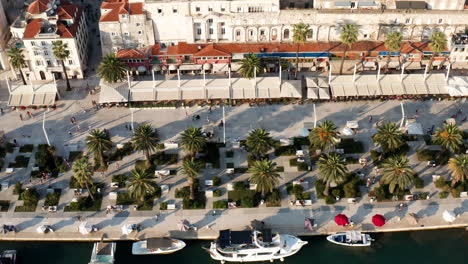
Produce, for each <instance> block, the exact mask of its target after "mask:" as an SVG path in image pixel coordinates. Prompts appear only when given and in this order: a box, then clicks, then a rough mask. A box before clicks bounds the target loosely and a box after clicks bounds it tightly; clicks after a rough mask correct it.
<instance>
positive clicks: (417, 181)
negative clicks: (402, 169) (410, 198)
mask: <svg viewBox="0 0 468 264" xmlns="http://www.w3.org/2000/svg"><path fill="white" fill-rule="evenodd" d="M413 182H414V187H416V188H417V189H421V188H424V181H423V180H422V179H421V177H419V176H418V174H414V181H413Z"/></svg>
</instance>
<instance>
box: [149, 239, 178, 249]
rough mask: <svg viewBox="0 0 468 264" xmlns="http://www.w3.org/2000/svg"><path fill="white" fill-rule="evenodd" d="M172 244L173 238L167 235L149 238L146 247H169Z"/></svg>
mask: <svg viewBox="0 0 468 264" xmlns="http://www.w3.org/2000/svg"><path fill="white" fill-rule="evenodd" d="M171 246H172V240H171V239H170V238H167V237H157V238H149V239H147V240H146V248H168V247H171Z"/></svg>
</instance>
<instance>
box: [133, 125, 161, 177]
mask: <svg viewBox="0 0 468 264" xmlns="http://www.w3.org/2000/svg"><path fill="white" fill-rule="evenodd" d="M158 142H159V137H158V132H157V131H156V129H153V128H152V127H151V125H149V124H145V125H141V126H139V127H138V128H137V129H135V133H133V138H132V144H133V147H134V148H135V149H136V150H138V151H141V152H143V153H144V154H145V157H146V165H147V167H148V168H149V167H150V166H151V157H150V155H151V153H152V152H154V151H155V150H156V148H157V146H158Z"/></svg>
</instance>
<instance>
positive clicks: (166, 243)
mask: <svg viewBox="0 0 468 264" xmlns="http://www.w3.org/2000/svg"><path fill="white" fill-rule="evenodd" d="M184 247H185V242H184V241H182V240H178V239H173V238H166V237H160V238H148V239H146V240H142V241H138V242H135V243H133V245H132V254H133V255H159V254H171V253H174V252H176V251H179V250H181V249H183V248H184Z"/></svg>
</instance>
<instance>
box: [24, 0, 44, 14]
mask: <svg viewBox="0 0 468 264" xmlns="http://www.w3.org/2000/svg"><path fill="white" fill-rule="evenodd" d="M48 4H49V0H36V1H34V2H32V3H31V4H30V5H29V7H28V13H31V14H36V15H37V14H40V13H43V12H45V11H46V10H47V9H49V7H48V6H47V5H48Z"/></svg>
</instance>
